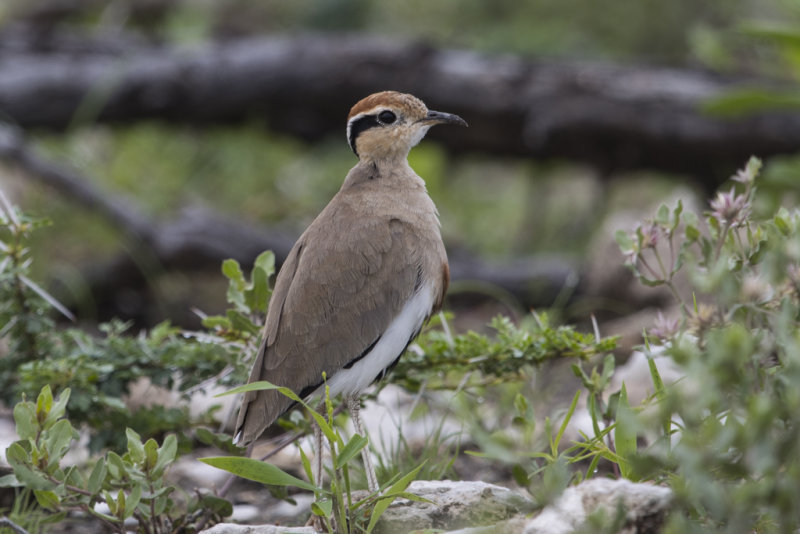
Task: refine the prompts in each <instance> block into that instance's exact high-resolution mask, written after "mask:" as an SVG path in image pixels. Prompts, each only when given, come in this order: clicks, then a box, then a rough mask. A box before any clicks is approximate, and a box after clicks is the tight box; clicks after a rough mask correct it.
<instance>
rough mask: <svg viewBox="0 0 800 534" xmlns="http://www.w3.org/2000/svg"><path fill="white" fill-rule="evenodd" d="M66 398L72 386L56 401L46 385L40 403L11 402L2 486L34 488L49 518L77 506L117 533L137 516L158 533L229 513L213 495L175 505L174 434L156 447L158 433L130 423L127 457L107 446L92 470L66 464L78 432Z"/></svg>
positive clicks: (145, 529) (60, 516)
mask: <svg viewBox="0 0 800 534" xmlns="http://www.w3.org/2000/svg"><path fill="white" fill-rule="evenodd" d="M69 399H70V389H69V388H67V389H64V390H63V391H62V392H61V394H60V395H59V396H58V397H57V398H55V399H54V398H53V395H52V392H51V390H50V387H49V386H45V387H44V388H42V390H41V392H40V393H39V395H38V397H37V399H36V402H35V403H34V402H30V401H23V402H20V403H19V404H17V405H16V406H15V407H14V420H15V421H16V425H17V433H18V434H19V437H20V439H19V440H18V441H16V442H14V443H13V444H11V446H9V447H8V449H7V450H6V457H7V459H8V462H9V464H10V465H11V467H12V468H13V470H14V474H13V475H9V476H7V477H3V479H2V480H0V485H2V486H6V487H8V486H18V487H25V488H27V489H28V490H31V491H32V492H33V495H34V497H35V499H36V502H37V503H38V505H39V507H40V508H41V509H42V511H43V513H45V514H48V515H49V516H50V517H49V518H48V521H57V520H60V519H63V518H64V517H66V514H67V513H69V512H71V511H80V512H82V513H85V514H89V515H91V516H93V517H96V518H97V519H99V520H100V521H101V522H103V523H104V524H105V525H106V526H107V527H108V528H109V529H110V530H111V531H113V532H119V533H124V532H127V531H128V527H127V526H126V525H125V521H126V520H128V519H133V520H135V521H136V522H137V523H138V531H139V532H149V533H153V534H156V533H167V532H175V531H177V530H182V529H183V530H184V531H185V530H194V529H196V528H197V526H198V525H201V524H204V523H206V522H208V521H209V520H212V521H213V520H219V519H221V518H222V517H224V516H227V515H230V513H231V511H232V508H231V505H230V503H228V502H227V501H224V500H223V499H219V498H218V497H213V496H209V495H201V496H198V497H189V498H187V500H188V503H187V505H186V506H185V507H180V506H178V505H177V504H176V502H175V500H174V498H173V494H175V493H176V492H179V490H178V488H176V487H175V486H172V485H169V484H167V483H166V482H165V480H164V474H165V472H166V470H167V468H168V467H169V465H170V464H171V463H172V462H173V461H174V460H175V457H176V454H177V452H178V440H177V438H176V437H175V435H174V434H169V435H168V436H167V437H166V438H165V439H164V441H163V442H162V444H161V445H160V446H159V444H158V443H157V442H156V441H155V440H154V439H149V440H147V441H145V442H142V439H141V437H140V436H139V434H137V433H136V432H134V431H133V430H130V429H127V430H126V431H125V437H126V440H127V450H126V452H125V453H124V454H123V455H121V456H120V455H118V454H116V453H114V452H108V453H106V455H105V456H103V457H101V458H98V459H96V460H95V461H94V464H93V466H92V467H91V469H90V470H88V471H85V470H81V469H78V468H77V467H76V466H65V465H64V462H63V459H64V456H65V454H66V453H67V451H69V450H70V447H71V445H72V444H73V442H74V440H76V439H77V437H78V433H77V431H76V430H75V429H74V428H73V426H72V424H71V423H70V421H69V420H68V419H65V418H64V415H65V413H66V411H67V404H68V401H69ZM98 505H100V506H98ZM103 506H105V508H106V509H107V511H106V510H104V509H103Z"/></svg>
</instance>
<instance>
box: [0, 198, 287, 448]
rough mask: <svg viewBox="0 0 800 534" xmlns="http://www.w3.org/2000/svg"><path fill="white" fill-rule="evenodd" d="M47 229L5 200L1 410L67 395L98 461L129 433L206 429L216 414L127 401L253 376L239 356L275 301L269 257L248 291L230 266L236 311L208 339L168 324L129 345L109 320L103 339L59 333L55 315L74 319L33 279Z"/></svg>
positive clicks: (1, 207) (0, 233)
mask: <svg viewBox="0 0 800 534" xmlns="http://www.w3.org/2000/svg"><path fill="white" fill-rule="evenodd" d="M45 226H46V221H44V220H41V219H36V218H34V217H30V216H28V215H26V214H24V213H21V212H20V211H19V209H18V208H16V207H15V206H12V205H11V204H10V203H8V201H7V200H6V199H5V196H3V195H2V194H0V325H2V326H0V339H3V340H4V342H5V343H6V344H7V346H8V352H7V354H4V355H3V357H2V358H0V400H2V401H4V402H6V403H7V404H9V405H11V404H14V403H15V402H16V401H17V400H19V398H20V397H21V395H23V394H26V395H34V394H36V393H37V392H38V391H40V390H41V389H42V388H43V387H44V386H50V388H51V389H52V390H53V391H54V392H55V393H58V392H60V391H63V390H64V389H65V388H67V387H69V388H70V390H71V392H72V396H71V398H72V402H71V403H70V418H71V420H72V421H73V422H75V423H76V424H80V423H86V424H88V427H89V429H90V430H91V438H90V448H91V450H93V451H99V450H101V449H102V448H103V447H105V446H111V447H114V448H117V449H118V450H122V449H124V448H125V446H126V438H125V429H126V428H129V427H130V428H134V429H135V430H136V431H138V432H139V433H141V434H142V435H144V436H145V437H160V436H163V435H164V434H165V433H167V432H175V431H180V434H181V435H184V434H186V433H187V432H186V431H187V430H189V429H190V428H192V427H194V426H196V425H198V424H203V423H208V422H210V421H211V414H210V413H209V414H206V415H205V416H201V417H200V418H195V419H192V418H191V417H190V416H189V411H188V408H187V407H186V406H174V407H164V406H159V405H149V406H148V405H146V406H141V407H139V408H137V409H135V410H132V409H130V408H129V407H128V405H127V404H126V403H125V401H124V398H125V397H126V396H127V395H128V393H129V389H130V386H131V384H133V383H135V382H137V381H140V380H147V381H149V383H150V384H152V385H154V386H160V387H163V388H165V389H167V390H172V391H178V392H179V393H181V394H184V395H188V394H189V393H190V392H192V391H194V390H196V389H199V388H202V387H204V386H206V385H208V384H211V383H215V382H218V383H221V384H230V383H241V381H242V380H243V378H244V376H246V373H247V369H246V368H247V359H246V358H245V357H243V355H245V354H250V353H252V350H249V349H248V347H249V345H248V344H252V343H255V338H256V337H257V336H256V334H257V332H258V329H259V328H258V327H257V326H256V323H258V322H260V319H259V317H258V314H259V313H263V310H264V309H265V307H266V302H267V297H268V295H269V288H268V284H267V280H268V278H269V276H270V275H271V274H272V273H273V272H274V259H273V256H272V254H271V253H265V254H262V255H261V256H259V258H258V260H257V261H256V265H255V266H254V268H253V271H252V274H251V278H252V279H253V281H252V282H248V281H245V280H244V278H243V275H242V273H241V269H240V268H239V267H238V264H235V262H233V263H231V262H232V261H233V260H229V261H228V262H226V263H225V265H224V266H223V272H224V273H225V274H226V275H228V276H229V277H231V288H230V289H229V291H228V297H229V299H230V300H231V302H232V303H233V304H235V308H234V309H233V310H230V311H229V312H228V314H227V316H226V317H209V318H206V319H205V323H206V324H207V327H208V328H209V331H206V332H185V331H183V330H181V329H179V328H176V327H173V326H171V325H170V324H169V323H168V322H165V323H162V324H160V325H158V326H156V327H155V328H153V329H151V330H150V331H149V332H140V333H139V334H136V335H132V334H131V333H130V331H129V330H130V326H131V325H130V323H124V322H122V321H119V320H112V321H110V322H108V323H105V324H101V325H99V330H100V332H101V335H99V336H98V335H95V334H90V333H88V332H86V331H84V330H81V329H78V328H65V329H61V328H57V327H56V325H55V323H54V321H53V319H52V318H51V315H52V312H53V310H57V311H60V312H61V313H62V314H63V315H66V316H68V317H71V314H70V312H69V311H68V310H66V309H65V308H64V307H63V306H62V305H61V304H59V303H58V301H57V300H56V299H55V298H53V297H52V296H51V295H50V294H48V293H47V292H46V291H45V290H44V289H42V288H41V287H40V286H39V285H38V284H36V283H35V282H34V281H33V280H31V278H30V277H29V274H30V268H31V264H32V261H33V258H32V257H31V255H30V249H29V247H28V242H29V240H30V238H31V234H32V233H33V232H35V231H36V230H38V229H40V228H43V227H45ZM245 307H246V309H247V312H248V315H245V314H244V313H243V311H242V310H243V309H244V308H245ZM178 370H180V372H177V371H178Z"/></svg>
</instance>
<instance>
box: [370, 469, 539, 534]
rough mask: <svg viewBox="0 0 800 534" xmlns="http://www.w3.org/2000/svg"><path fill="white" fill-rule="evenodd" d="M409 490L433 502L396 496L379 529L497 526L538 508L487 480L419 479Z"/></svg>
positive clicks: (392, 530) (389, 530) (381, 530)
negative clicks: (486, 481) (416, 500)
mask: <svg viewBox="0 0 800 534" xmlns="http://www.w3.org/2000/svg"><path fill="white" fill-rule="evenodd" d="M406 491H408V492H409V493H413V494H415V495H418V496H420V497H423V498H424V499H427V500H429V501H432V502H430V503H426V502H413V501H409V500H407V499H397V500H396V501H395V502H393V503H392V505H391V506H389V508H388V509H387V510H386V512H384V514H383V516H382V517H381V521H380V523H379V527H378V532H387V533H388V532H392V533H393V532H409V531H412V530H422V529H432V528H438V529H442V528H444V529H451V530H452V529H463V528H469V527H475V526H484V525H496V524H498V523H500V522H503V521H506V520H508V519H510V518H513V517H515V516H518V515H520V514H525V513H529V512H531V511H533V510H534V509H535V505H534V503H533V501H531V500H530V499H529V498H528V497H526V496H525V495H523V494H521V493H519V492H516V491H513V490H510V489H508V488H503V487H501V486H495V485H494V484H487V483H485V482H455V481H450V480H442V481H432V480H417V481H414V482H412V483H411V484H410V485H409V487H408V489H407V490H406Z"/></svg>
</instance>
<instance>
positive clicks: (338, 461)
mask: <svg viewBox="0 0 800 534" xmlns="http://www.w3.org/2000/svg"><path fill="white" fill-rule="evenodd" d="M265 389H277V390H278V391H279V392H280V393H281V394H283V395H285V396H287V397H289V398H290V399H292V400H293V401H295V402H297V403H298V404H300V405H301V406H302V407H303V408H304V409H305V410H306V412H307V413H308V414H309V416H310V417H311V418H312V419H313V420H314V424H316V425H318V428H319V430H320V431H321V432H322V435H323V436H324V439H325V440H326V441H327V443H328V446H329V448H330V451H331V459H332V460H331V461H332V466H331V469H330V470H329V474H330V485H329V487H327V488H323V487H321V486H319V485H315V484H313V483H308V482H305V481H303V480H301V479H298V478H296V477H294V476H293V475H290V474H289V473H286V472H285V471H282V470H281V469H280V468H278V467H276V466H274V465H272V464H270V463H268V462H264V461H260V460H256V459H253V458H242V457H238V456H221V457H210V458H201V459H200V460H201V461H202V462H204V463H207V464H209V465H212V466H214V467H217V468H219V469H224V470H225V471H228V472H230V473H233V474H235V475H238V476H241V477H244V478H247V479H250V480H254V481H256V482H260V483H262V484H266V485H271V486H281V487H285V486H293V487H297V488H300V489H305V490H308V491H313V492H314V496H315V501H314V503H313V504H312V505H311V511H312V513H313V514H314V515H315V516H316V517H318V518H319V519H320V520H321V521H322V522H323V524H324V525H325V527H326V528H327V530H328V532H337V533H351V532H352V533H356V532H365V533H367V534H369V533H370V532H372V531H373V530H374V529H375V527H376V525H377V523H378V521H379V519H380V517H381V515H382V514H383V512H384V511H385V510H386V509H387V508H388V507H389V505H390V504H391V503H392V502H393V501H394V500H395V499H397V498H400V497H402V498H406V499H410V500H415V501H419V500H422V499H421V498H420V497H417V496H416V495H413V494H411V493H408V492H406V491H405V489H406V488H407V487H408V485H409V484H410V483H411V481H413V480H414V478H415V476H416V475H417V473H418V472H419V471H420V469H422V467H423V465H419V466H417V467H416V468H415V469H413V470H411V471H410V472H408V473H406V474H404V475H403V476H400V475H397V476H395V477H394V478H393V479H391V480H390V481H389V482H387V483H385V484H384V485H383V486H382V487H381V489H380V490H379V491H378V492H375V493H372V494H369V495H367V496H366V497H362V498H355V497H354V494H353V492H352V489H353V488H352V486H351V476H350V466H349V464H350V462H351V461H352V460H353V459H354V458H355V457H356V456H357V455H358V454H359V453H360V452H361V451H362V450H363V449H364V447H366V446H367V443H368V439H367V437H366V436H361V435H359V434H354V435H353V436H351V437H350V438H349V439H347V440H345V438H344V436H343V435H342V433H341V432H340V430H339V429H338V427H337V426H336V425H335V424H334V409H333V403H332V402H331V399H330V397H329V396H328V395H326V399H325V403H324V406H325V409H326V413H325V414H324V415H323V414H320V413H318V412H317V411H315V410H314V409H312V408H311V407H310V406H308V405H307V404H306V403H305V402H304V401H303V399H301V398H300V397H298V396H297V395H296V394H295V393H294V392H293V391H292V390H290V389H288V388H284V387H278V386H275V385H274V384H271V383H269V382H267V381H260V382H253V383H251V384H247V385H245V386H241V387H238V388H234V389H232V390H230V391H228V392H226V393H225V394H226V395H229V394H236V393H246V392H248V391H258V390H265ZM300 452H301V454H302V458H303V467H304V469H305V472H306V475H307V476H308V478H309V480H314V479H313V475H312V468H311V462H310V461H309V459H308V457H307V456H306V455H305V454H303V451H302V449H301V451H300ZM315 454H322V452H321V451H315ZM315 482H316V483H317V484H319V481H315Z"/></svg>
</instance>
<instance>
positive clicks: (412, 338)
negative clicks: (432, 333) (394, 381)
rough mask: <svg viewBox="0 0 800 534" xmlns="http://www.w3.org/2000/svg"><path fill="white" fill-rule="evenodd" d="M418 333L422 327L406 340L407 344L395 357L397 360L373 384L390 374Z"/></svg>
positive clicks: (379, 374)
mask: <svg viewBox="0 0 800 534" xmlns="http://www.w3.org/2000/svg"><path fill="white" fill-rule="evenodd" d="M420 332H422V326H420V327H419V328H418V329H417V331H416V332H414V333H413V334H411V337H410V338H408V343H406V346H405V347H403V350H401V351H400V354H398V355H397V358H395V359H394V361H393V362H392V363H390V364H389V365H387V366H386V368H385V369H384V370H383V371H381V372H380V373H378V376H376V377H375V380H374V381H375V382H377V381H378V380H382V379H383V377H385V376H386V375H388V374H389V373H391V372H392V369H394V368H395V366H396V365H397V362H399V361H400V358H401V357H402V356H403V354H405V353H406V350H408V346H409V345H411V342H412V341H414V340H415V339H416V338H417V336H418V335H419V333H420Z"/></svg>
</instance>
